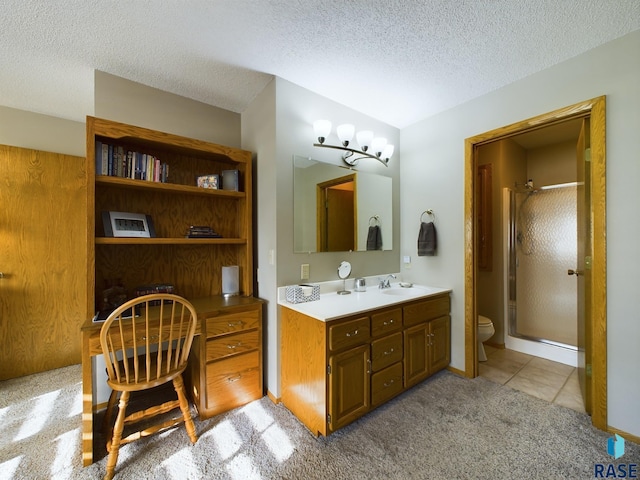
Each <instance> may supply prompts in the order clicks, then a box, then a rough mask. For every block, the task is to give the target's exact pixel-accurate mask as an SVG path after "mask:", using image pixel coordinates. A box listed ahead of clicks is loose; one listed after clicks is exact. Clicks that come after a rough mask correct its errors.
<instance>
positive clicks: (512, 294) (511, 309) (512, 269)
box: [505, 182, 578, 351]
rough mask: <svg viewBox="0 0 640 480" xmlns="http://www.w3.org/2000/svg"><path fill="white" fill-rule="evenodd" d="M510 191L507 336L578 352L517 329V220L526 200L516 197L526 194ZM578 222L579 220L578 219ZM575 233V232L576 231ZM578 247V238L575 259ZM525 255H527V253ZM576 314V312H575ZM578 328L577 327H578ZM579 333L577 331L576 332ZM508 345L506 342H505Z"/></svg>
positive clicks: (565, 185) (573, 185)
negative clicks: (519, 200)
mask: <svg viewBox="0 0 640 480" xmlns="http://www.w3.org/2000/svg"><path fill="white" fill-rule="evenodd" d="M577 187H578V182H569V183H562V184H555V185H546V186H544V187H540V188H538V189H536V190H537V191H539V192H541V193H544V192H549V191H553V190H556V189H559V188H576V189H577ZM508 190H509V207H508V209H509V218H508V221H507V225H508V227H507V228H508V235H507V237H508V238H507V240H506V243H505V245H506V248H507V261H506V264H505V267H506V270H507V286H506V288H505V297H506V298H505V300H506V301H505V312H506V313H505V318H506V321H507V325H508V329H507V331H506V332H505V334H506V335H508V336H511V337H514V338H520V339H523V340H531V341H534V342H539V343H545V344H548V345H553V346H555V347H560V348H565V349H568V350H572V351H577V350H578V346H577V344H576V345H571V344H567V343H562V342H560V341H556V340H552V339H550V338H547V337H543V336H533V335H530V334H523V333H520V332H519V331H518V329H517V320H518V298H519V295H518V293H517V290H518V289H517V285H518V273H517V270H518V268H520V267H519V259H518V254H517V245H516V244H517V243H518V241H517V240H516V237H517V230H518V228H517V220H516V218H517V217H518V215H519V209H520V208H522V206H523V204H524V202H525V201H526V200H524V201H523V202H522V203H520V205H518V201H517V198H516V195H518V194H522V193H525V192H522V191H516V190H515V189H513V188H508ZM526 193H529V194H530V195H531V194H534V191H532V190H529V191H528V192H526ZM576 196H577V192H576ZM574 213H575V214H576V216H577V209H576V208H574ZM576 222H577V219H576ZM574 233H575V230H574ZM577 250H578V246H577V238H576V243H575V251H574V252H572V253H573V254H574V256H575V257H577V255H578V252H577ZM525 255H527V254H526V253H525ZM574 264H575V259H573V260H572V261H571V262H570V263H567V266H573V265H574ZM512 282H513V283H512ZM574 313H575V312H574ZM576 328H577V327H576ZM576 333H577V330H576ZM505 343H506V342H505Z"/></svg>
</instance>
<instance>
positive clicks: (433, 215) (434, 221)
mask: <svg viewBox="0 0 640 480" xmlns="http://www.w3.org/2000/svg"><path fill="white" fill-rule="evenodd" d="M425 213H426V214H427V215H429V216H431V217H433V223H436V214H435V213H433V210H431V209H429V210H425V211H424V212H422V215H420V223H422V222H423V220H422V217H424V214H425Z"/></svg>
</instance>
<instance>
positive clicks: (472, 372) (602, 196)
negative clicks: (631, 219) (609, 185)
mask: <svg viewBox="0 0 640 480" xmlns="http://www.w3.org/2000/svg"><path fill="white" fill-rule="evenodd" d="M605 99H606V97H605V96H601V97H596V98H593V99H590V100H586V101H583V102H580V103H576V104H574V105H570V106H568V107H564V108H561V109H558V110H554V111H552V112H549V113H544V114H542V115H538V116H536V117H533V118H530V119H527V120H523V121H520V122H517V123H513V124H511V125H508V126H505V127H500V128H497V129H495V130H491V131H489V132H485V133H482V134H480V135H476V136H474V137H470V138H467V139H465V167H464V168H465V185H464V240H465V258H464V268H465V285H464V288H465V300H464V301H465V307H464V316H465V327H464V328H465V375H466V376H467V377H469V378H474V377H476V376H478V352H477V339H476V334H477V310H476V265H477V252H476V251H475V250H476V245H477V244H476V241H475V240H476V235H477V225H476V218H475V217H476V212H475V204H474V198H475V194H476V188H477V186H476V185H475V178H476V175H475V167H476V164H477V149H478V147H480V146H482V145H484V144H487V143H490V142H494V141H496V140H502V139H505V138H509V137H512V136H515V135H519V134H521V133H525V132H530V131H533V130H538V129H541V128H545V127H549V126H552V125H555V124H558V123H562V122H564V121H566V120H571V119H576V118H584V117H590V119H591V126H590V136H591V202H590V212H591V214H590V217H591V223H592V225H591V238H592V249H591V256H592V260H593V262H592V268H591V288H590V289H589V288H587V291H588V292H590V298H589V299H586V304H587V305H588V308H589V310H590V314H591V352H592V357H591V371H592V376H591V391H592V395H591V398H592V412H591V421H592V423H593V425H594V426H595V427H596V428H599V429H601V430H606V429H607V278H606V260H607V256H606V182H605V173H606V143H605V140H606V130H605V125H606V121H605V120H606V101H605ZM586 253H587V254H588V252H586Z"/></svg>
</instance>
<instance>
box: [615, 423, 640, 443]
mask: <svg viewBox="0 0 640 480" xmlns="http://www.w3.org/2000/svg"><path fill="white" fill-rule="evenodd" d="M607 432H609V433H617V434H618V435H620V436H621V437H623V438H624V439H625V440H629V441H630V442H633V443H637V444H638V445H640V437H637V436H636V435H631V434H630V433H627V432H624V431H622V430H620V429H618V428H614V427H607Z"/></svg>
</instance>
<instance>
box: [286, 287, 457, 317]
mask: <svg viewBox="0 0 640 480" xmlns="http://www.w3.org/2000/svg"><path fill="white" fill-rule="evenodd" d="M448 292H451V289H448V288H441V287H428V286H424V285H413V286H412V287H409V288H403V287H401V286H400V284H398V283H394V284H391V288H385V289H379V288H377V287H369V288H368V289H367V291H365V292H355V291H352V292H351V294H349V295H338V294H337V293H336V292H328V293H322V294H320V300H316V301H312V302H303V303H289V302H287V301H286V300H285V299H284V298H283V297H282V296H279V300H278V304H279V305H281V306H283V307H287V308H289V309H291V310H295V311H296V312H300V313H302V314H304V315H307V316H309V317H313V318H315V319H317V320H320V321H323V322H327V321H329V320H335V319H337V318H341V317H346V316H349V315H356V314H358V313H362V312H367V311H369V310H376V309H379V308H385V307H390V306H393V305H396V304H399V303H404V302H409V301H412V300H418V299H420V298H428V297H433V296H435V295H441V294H443V293H448Z"/></svg>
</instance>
